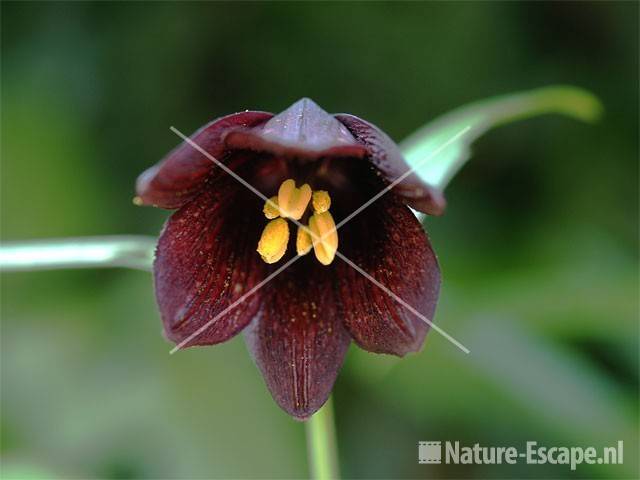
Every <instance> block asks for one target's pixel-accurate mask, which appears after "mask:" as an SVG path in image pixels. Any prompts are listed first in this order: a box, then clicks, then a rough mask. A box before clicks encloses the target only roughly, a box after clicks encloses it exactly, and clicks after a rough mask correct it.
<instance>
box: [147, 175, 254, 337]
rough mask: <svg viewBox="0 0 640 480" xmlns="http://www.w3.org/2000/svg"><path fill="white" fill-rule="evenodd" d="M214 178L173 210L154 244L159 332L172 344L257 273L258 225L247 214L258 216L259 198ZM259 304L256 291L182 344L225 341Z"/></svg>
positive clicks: (243, 289)
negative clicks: (214, 186)
mask: <svg viewBox="0 0 640 480" xmlns="http://www.w3.org/2000/svg"><path fill="white" fill-rule="evenodd" d="M232 182H233V183H232ZM219 183H220V188H219V189H217V190H214V189H212V188H206V189H204V190H203V191H202V193H200V195H198V196H197V197H196V198H195V199H194V200H193V201H191V202H190V203H188V204H187V205H185V206H184V207H182V208H181V209H180V210H178V211H177V212H176V213H174V214H173V215H172V216H171V217H170V218H169V220H168V221H167V223H166V225H165V228H164V230H163V232H162V234H161V235H160V240H159V242H158V248H157V251H156V260H155V264H154V277H155V289H156V297H157V301H158V306H159V307H160V313H161V315H162V321H163V323H164V328H165V334H166V336H167V337H168V338H169V339H170V340H172V341H174V342H175V343H180V342H182V341H184V340H186V339H187V338H189V336H190V335H192V334H193V333H195V332H196V331H198V330H199V329H200V328H201V327H202V326H203V325H205V324H207V323H208V322H211V321H212V320H213V319H214V318H215V317H216V316H217V315H218V314H220V313H221V312H223V311H224V310H225V309H226V308H227V307H229V306H230V305H231V304H233V303H234V302H235V301H236V300H238V299H239V298H240V297H242V296H243V295H244V294H245V293H246V292H247V291H249V290H250V289H251V288H253V287H254V286H255V285H256V284H257V283H258V282H259V281H260V280H261V279H262V278H263V275H264V263H263V262H262V261H261V260H260V256H259V255H257V254H256V252H255V248H256V242H257V239H258V238H260V228H261V227H262V225H261V222H259V221H256V216H254V215H251V212H257V213H258V214H260V212H261V210H260V208H261V205H260V201H259V199H257V200H256V197H254V195H253V194H252V193H250V192H245V191H244V190H243V187H242V186H239V185H237V184H236V183H235V180H233V179H229V181H227V182H224V183H223V182H219ZM260 216H261V215H260ZM259 301H260V292H259V291H258V292H256V293H255V294H253V295H251V296H249V297H248V298H247V299H246V300H244V301H243V302H241V303H240V304H238V306H237V307H235V308H233V310H231V311H229V313H228V314H225V315H223V316H221V317H220V318H219V319H217V320H216V321H214V322H213V323H212V324H211V325H210V326H209V327H208V328H206V329H204V330H203V331H202V333H200V334H199V335H197V336H196V337H194V338H193V339H190V340H189V341H188V342H187V343H186V344H185V345H184V346H192V345H211V344H214V343H220V342H224V341H225V340H228V339H229V338H231V337H232V336H234V335H235V334H236V333H238V332H239V331H240V330H242V328H244V327H245V326H246V325H247V324H248V323H249V322H250V321H251V319H252V318H253V316H254V315H255V313H256V311H257V309H258V305H259Z"/></svg>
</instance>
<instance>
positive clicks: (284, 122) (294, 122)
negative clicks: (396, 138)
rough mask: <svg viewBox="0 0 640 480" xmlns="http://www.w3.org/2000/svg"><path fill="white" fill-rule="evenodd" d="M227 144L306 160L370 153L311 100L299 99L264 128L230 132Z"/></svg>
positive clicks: (232, 146) (231, 146) (357, 155)
mask: <svg viewBox="0 0 640 480" xmlns="http://www.w3.org/2000/svg"><path fill="white" fill-rule="evenodd" d="M225 143H226V144H227V146H229V147H230V148H236V149H251V150H259V151H268V152H271V153H273V154H275V155H285V156H298V157H307V158H318V157H325V156H343V157H362V156H364V155H365V154H366V153H367V149H366V148H364V147H363V146H362V145H361V144H360V143H359V142H357V141H356V139H355V138H353V135H352V134H351V133H350V132H349V130H347V129H346V128H345V126H344V125H343V124H342V123H340V122H339V121H337V120H336V119H335V118H334V117H333V116H332V115H329V114H328V113H327V112H325V111H324V110H323V109H322V108H320V107H319V106H318V105H317V104H316V103H315V102H314V101H313V100H311V99H309V98H303V99H301V100H298V101H297V102H296V103H294V104H293V105H291V106H290V107H289V108H287V109H286V110H285V111H284V112H282V113H279V114H278V115H276V116H275V117H273V118H272V119H271V120H269V121H268V122H266V123H265V124H263V125H259V126H257V127H253V128H247V129H238V130H236V131H233V132H230V133H229V134H228V135H227V137H226V138H225Z"/></svg>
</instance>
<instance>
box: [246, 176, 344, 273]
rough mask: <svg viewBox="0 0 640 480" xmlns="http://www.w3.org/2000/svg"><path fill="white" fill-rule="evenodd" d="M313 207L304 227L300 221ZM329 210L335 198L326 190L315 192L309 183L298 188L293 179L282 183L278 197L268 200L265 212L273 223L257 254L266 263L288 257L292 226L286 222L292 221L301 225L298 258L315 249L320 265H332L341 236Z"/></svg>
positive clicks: (265, 232) (261, 241)
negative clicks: (339, 236) (286, 255)
mask: <svg viewBox="0 0 640 480" xmlns="http://www.w3.org/2000/svg"><path fill="white" fill-rule="evenodd" d="M309 203H311V207H312V210H313V213H312V214H311V215H310V216H309V217H308V225H304V224H303V223H301V222H300V220H301V219H303V218H304V217H305V213H306V211H307V207H308V206H309ZM329 207H331V197H330V196H329V193H327V192H325V191H324V190H318V191H315V192H313V191H312V190H311V187H310V186H309V185H308V184H306V183H305V184H304V185H302V186H301V187H300V188H296V183H295V181H294V180H292V179H289V180H285V181H284V182H282V185H280V188H279V189H278V195H277V196H274V197H271V198H270V199H269V200H267V201H266V202H265V204H264V208H263V209H262V211H263V212H264V216H265V217H267V219H269V220H270V222H269V223H267V226H266V227H264V230H263V231H262V235H261V236H260V241H259V242H258V248H257V251H258V253H259V254H260V256H261V257H262V260H264V261H265V262H266V263H275V262H277V261H278V260H280V259H281V258H282V257H283V256H284V254H285V252H286V251H287V244H288V243H289V224H288V223H287V221H286V219H287V218H289V219H292V220H294V221H295V223H296V224H297V225H298V233H297V236H296V251H297V252H298V255H306V254H307V253H309V252H310V251H311V249H312V248H313V252H314V253H315V256H316V258H317V259H318V261H319V262H320V263H322V264H323V265H329V264H331V262H333V259H334V258H335V255H336V251H337V250H338V232H337V231H336V224H335V222H334V220H333V217H332V216H331V213H329Z"/></svg>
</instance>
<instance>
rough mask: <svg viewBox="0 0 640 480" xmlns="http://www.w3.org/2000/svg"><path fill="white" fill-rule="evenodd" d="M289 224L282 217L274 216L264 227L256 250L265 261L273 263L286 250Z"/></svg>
mask: <svg viewBox="0 0 640 480" xmlns="http://www.w3.org/2000/svg"><path fill="white" fill-rule="evenodd" d="M287 243H289V224H288V223H287V221H286V220H285V219H284V218H276V219H275V220H271V221H270V222H269V223H267V226H266V227H264V230H263V231H262V235H261V236H260V241H259V242H258V248H257V251H258V253H259V254H260V256H261V257H262V260H264V261H265V262H266V263H275V262H277V261H278V260H280V259H281V258H282V257H283V256H284V254H285V252H286V251H287Z"/></svg>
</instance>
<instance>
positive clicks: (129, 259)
mask: <svg viewBox="0 0 640 480" xmlns="http://www.w3.org/2000/svg"><path fill="white" fill-rule="evenodd" d="M156 242H157V240H156V239H155V238H154V237H147V236H139V235H111V236H106V237H85V238H64V239H56V240H51V239H49V240H30V241H24V242H4V243H3V244H2V246H0V269H1V270H2V271H8V272H17V271H29V270H54V269H59V268H107V267H127V268H135V269H139V270H151V265H152V264H153V256H154V250H155V245H156Z"/></svg>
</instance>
